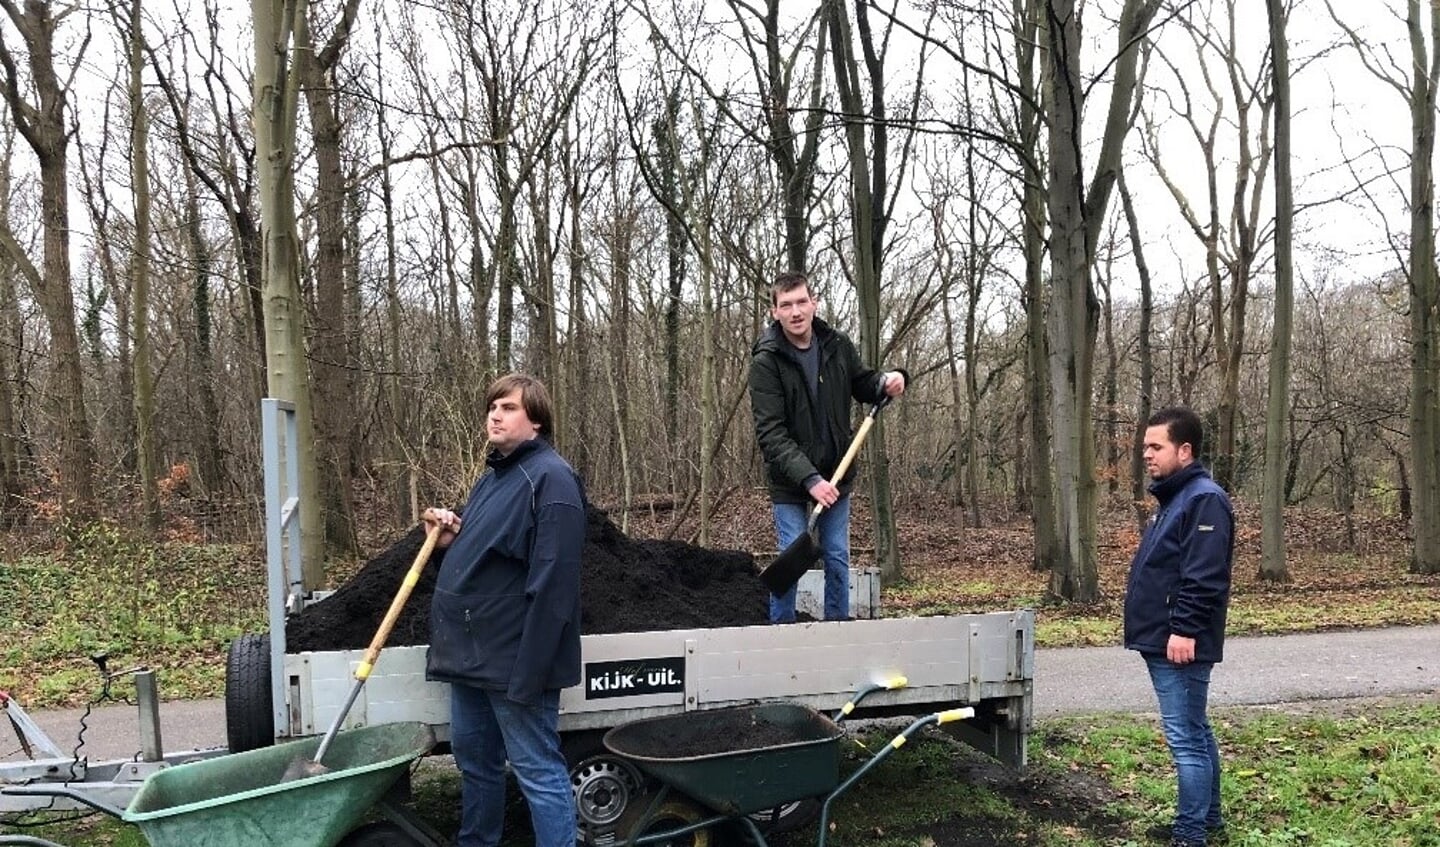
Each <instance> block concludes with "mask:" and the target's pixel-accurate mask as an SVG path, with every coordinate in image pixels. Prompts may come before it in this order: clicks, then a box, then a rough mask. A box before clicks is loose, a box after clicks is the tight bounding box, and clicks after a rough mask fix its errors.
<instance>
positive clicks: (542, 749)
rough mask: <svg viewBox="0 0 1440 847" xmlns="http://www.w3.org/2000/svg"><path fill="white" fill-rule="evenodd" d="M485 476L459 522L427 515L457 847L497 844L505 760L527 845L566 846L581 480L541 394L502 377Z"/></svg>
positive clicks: (494, 399) (437, 672) (437, 673)
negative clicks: (561, 726)
mask: <svg viewBox="0 0 1440 847" xmlns="http://www.w3.org/2000/svg"><path fill="white" fill-rule="evenodd" d="M486 403H487V405H488V407H489V411H488V413H487V415H486V430H487V434H488V435H489V439H490V454H489V456H488V457H487V458H486V460H485V462H486V464H487V465H489V468H490V472H489V473H486V474H484V475H483V476H481V477H480V480H479V481H478V482H476V483H475V487H474V488H473V489H471V491H470V498H469V499H468V500H467V501H466V503H465V508H464V510H463V511H462V512H461V513H460V514H458V515H457V514H456V513H455V512H452V511H450V510H448V509H427V510H426V511H425V515H424V518H425V522H426V523H428V524H438V525H439V526H440V528H441V532H440V536H439V538H438V539H437V541H436V546H437V547H439V548H441V549H442V550H443V551H444V554H443V559H442V561H441V564H440V574H439V576H438V577H437V579H436V582H435V595H434V598H433V600H432V601H431V612H430V651H429V655H428V659H427V664H426V677H427V678H429V679H435V680H441V681H443V682H448V683H450V733H451V740H450V747H451V751H452V752H453V753H454V754H455V764H456V766H457V767H459V769H460V776H461V783H460V807H461V809H460V833H459V836H458V838H457V840H456V844H457V845H458V847H495V845H497V844H499V843H500V835H501V824H502V822H503V820H504V816H505V762H506V761H507V760H508V761H509V762H510V767H511V769H512V770H513V771H514V772H515V777H516V781H517V782H518V783H519V784H520V789H521V792H522V793H523V794H524V795H525V800H526V802H527V803H528V804H529V806H530V821H531V824H532V826H533V827H534V829H535V844H536V847H574V844H575V798H574V794H573V793H572V790H571V787H570V774H569V770H568V768H567V767H566V764H565V757H564V755H563V754H562V753H561V752H560V735H559V732H558V723H559V715H560V689H562V688H565V687H567V686H571V685H575V684H576V683H578V682H579V681H580V552H581V546H582V545H583V544H584V540H585V505H584V494H583V492H582V490H581V485H580V480H579V479H578V478H577V477H576V475H575V472H574V471H573V470H571V468H570V466H569V465H568V464H566V462H565V460H564V459H562V458H560V455H559V454H558V453H556V452H555V450H554V448H552V447H551V446H550V443H549V437H550V436H551V434H552V426H553V420H554V416H553V413H552V411H551V404H550V397H549V394H548V393H547V392H546V391H545V386H544V385H543V384H541V382H540V381H539V380H537V379H534V378H533V377H529V376H525V375H523V374H510V375H509V376H503V377H501V378H499V379H497V380H496V381H495V382H494V383H493V384H492V385H491V386H490V389H489V391H488V392H487V394H486Z"/></svg>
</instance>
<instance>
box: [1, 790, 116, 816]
mask: <svg viewBox="0 0 1440 847" xmlns="http://www.w3.org/2000/svg"><path fill="white" fill-rule="evenodd" d="M0 794H7V795H10V796H12V797H65V798H67V799H70V800H74V801H75V802H77V803H84V804H85V805H87V806H89V807H90V808H92V809H94V810H95V811H97V812H104V813H105V814H107V815H109V816H110V817H112V818H120V819H124V817H125V810H124V809H121V808H120V807H119V806H112V805H110V804H109V803H106V802H105V801H103V800H96V799H95V798H94V797H91V796H89V795H87V794H85V792H83V791H80V790H79V789H76V788H71V787H69V786H68V785H7V786H5V787H4V788H0Z"/></svg>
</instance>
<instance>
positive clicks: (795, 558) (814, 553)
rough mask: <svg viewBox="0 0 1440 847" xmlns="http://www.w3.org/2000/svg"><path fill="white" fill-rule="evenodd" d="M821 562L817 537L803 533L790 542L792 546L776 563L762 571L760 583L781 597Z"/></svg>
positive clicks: (777, 558)
mask: <svg viewBox="0 0 1440 847" xmlns="http://www.w3.org/2000/svg"><path fill="white" fill-rule="evenodd" d="M819 560H820V545H819V544H818V543H817V542H816V541H815V536H813V535H811V534H810V533H808V532H802V533H800V537H799V538H796V539H795V540H794V541H792V542H790V546H789V547H786V548H785V550H784V551H783V552H781V553H780V555H779V556H776V557H775V561H773V562H771V563H770V564H768V565H766V566H765V567H764V568H762V569H761V570H760V581H761V582H763V583H765V587H766V588H768V589H770V593H771V594H774V595H775V596H776V597H779V596H780V595H781V594H784V593H785V592H787V591H789V590H790V589H792V588H794V587H795V583H797V582H799V581H800V577H802V576H804V575H805V572H806V571H808V570H810V566H811V565H813V564H815V563H816V562H818V561H819Z"/></svg>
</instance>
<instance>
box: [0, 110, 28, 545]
mask: <svg viewBox="0 0 1440 847" xmlns="http://www.w3.org/2000/svg"><path fill="white" fill-rule="evenodd" d="M14 151H15V131H14V129H13V128H5V129H0V231H3V232H9V230H10V190H11V182H12V180H11V175H10V174H11V171H10V168H11V163H12V161H13V157H14ZM18 275H19V274H18V268H17V266H16V262H15V260H14V259H12V258H11V257H10V253H9V251H7V250H3V249H0V521H3V522H4V523H7V524H8V522H9V518H10V516H11V515H12V514H13V513H14V512H15V511H16V509H17V507H18V506H19V504H20V492H21V491H22V490H23V485H22V482H21V481H22V474H21V471H20V439H19V437H18V435H17V433H18V432H19V430H18V429H17V427H16V419H17V415H16V410H17V408H18V407H19V401H20V397H19V395H18V393H17V392H16V390H15V387H16V386H23V385H25V384H26V380H25V379H24V378H23V374H22V373H21V367H22V366H21V361H20V351H21V350H22V347H21V344H20V303H19V300H18V299H17V297H16V293H17V292H16V291H15V277H16V276H18Z"/></svg>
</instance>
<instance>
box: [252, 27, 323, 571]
mask: <svg viewBox="0 0 1440 847" xmlns="http://www.w3.org/2000/svg"><path fill="white" fill-rule="evenodd" d="M252 11H253V17H254V24H255V79H254V90H255V104H254V116H255V118H254V125H255V146H256V151H255V152H256V158H257V160H258V161H260V162H263V163H264V166H263V167H261V168H260V209H261V219H262V221H263V225H264V226H263V230H264V254H263V278H264V292H265V297H264V304H265V335H266V344H265V352H266V363H265V364H266V372H267V375H268V378H267V384H268V390H269V392H270V395H271V396H272V397H275V398H278V399H280V400H288V401H290V402H291V403H294V404H295V424H296V430H297V440H298V443H297V444H296V445H295V447H296V456H297V460H298V462H299V469H298V471H299V474H298V475H299V488H300V490H299V491H298V492H294V494H295V496H296V497H297V498H298V509H299V520H300V530H301V551H300V571H301V578H302V581H303V583H304V586H305V588H306V589H308V590H313V589H315V588H318V587H320V586H321V584H322V583H323V582H324V579H325V571H324V564H325V560H324V550H325V544H324V541H325V537H324V534H323V524H322V523H321V522H322V520H323V519H324V515H323V513H322V511H321V502H320V490H319V480H318V478H317V475H316V471H315V468H316V465H317V464H318V456H317V455H316V450H315V425H314V418H313V414H312V413H313V407H312V404H311V397H310V386H309V381H308V378H307V377H308V374H309V369H308V368H307V366H306V360H305V301H304V299H303V295H302V294H301V291H300V256H299V232H298V229H297V227H296V224H295V128H296V110H297V108H298V105H299V103H298V98H299V92H298V90H297V89H298V84H297V80H296V79H294V78H293V77H292V76H291V73H290V68H289V61H290V55H291V34H292V32H293V31H294V29H293V28H294V27H295V26H296V25H297V24H298V25H301V26H303V20H304V18H305V16H306V15H307V10H306V0H253V7H252Z"/></svg>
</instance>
